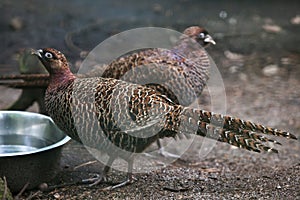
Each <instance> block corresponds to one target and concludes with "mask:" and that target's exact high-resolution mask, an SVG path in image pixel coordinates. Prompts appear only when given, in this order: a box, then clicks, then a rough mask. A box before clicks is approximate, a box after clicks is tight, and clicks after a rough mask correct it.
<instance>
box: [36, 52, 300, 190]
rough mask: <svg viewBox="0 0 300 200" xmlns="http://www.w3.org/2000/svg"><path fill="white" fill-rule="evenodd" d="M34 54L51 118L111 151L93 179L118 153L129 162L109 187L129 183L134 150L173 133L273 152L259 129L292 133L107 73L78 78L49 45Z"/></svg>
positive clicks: (68, 131)
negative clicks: (122, 177)
mask: <svg viewBox="0 0 300 200" xmlns="http://www.w3.org/2000/svg"><path fill="white" fill-rule="evenodd" d="M34 54H36V55H37V56H38V58H39V59H40V61H41V62H42V63H43V65H44V66H45V68H46V69H47V70H48V72H49V73H50V84H49V86H48V88H47V91H46V96H45V104H46V109H47V111H48V113H49V115H50V116H51V117H52V119H53V120H54V122H55V123H56V124H57V125H58V127H59V128H61V129H62V130H63V131H65V133H66V134H68V135H69V136H70V137H71V138H73V139H75V140H77V141H79V142H82V143H84V144H85V145H88V146H90V147H92V148H97V149H100V150H102V151H104V152H106V153H107V154H108V155H109V156H110V158H109V160H108V163H107V165H106V167H105V168H104V171H103V174H102V176H101V177H99V178H97V179H96V180H94V183H93V184H97V183H99V182H101V180H103V178H104V177H105V175H106V173H107V172H108V170H109V169H110V166H111V164H112V163H113V161H114V160H115V159H116V158H118V157H120V158H122V159H124V160H126V161H127V162H128V178H127V179H126V181H124V182H122V183H121V184H118V185H115V186H113V187H111V189H113V188H116V187H120V186H123V185H125V184H128V183H131V182H132V181H133V177H132V173H131V171H132V168H133V160H134V154H133V153H141V152H143V151H144V150H145V149H146V148H147V147H148V146H149V145H151V144H152V143H153V142H155V141H156V140H157V139H159V138H164V137H176V135H177V134H196V135H199V136H203V137H208V138H211V139H214V140H217V141H220V142H226V143H229V144H231V145H234V146H237V147H240V148H244V149H247V150H250V151H255V152H260V151H268V152H275V153H277V152H278V151H277V150H276V149H274V148H271V147H268V146H266V144H265V142H273V143H275V144H280V143H278V142H277V141H275V140H271V139H268V138H267V137H265V136H262V135H260V134H258V133H263V134H267V135H275V136H281V137H285V138H291V139H297V138H296V137H295V136H294V135H292V134H291V133H289V132H285V131H281V130H277V129H273V128H269V127H265V126H263V125H260V124H255V123H252V122H250V121H244V120H241V119H238V118H234V117H230V116H223V115H221V114H213V113H211V112H207V111H204V110H199V109H191V108H189V107H184V106H182V105H178V104H176V103H174V102H173V101H172V100H171V99H169V98H168V97H167V96H165V95H163V94H161V93H160V92H158V91H156V90H154V89H152V88H149V87H146V86H142V85H138V84H133V83H128V82H125V81H122V80H117V79H112V78H102V77H93V78H77V77H76V76H75V75H74V74H72V73H71V71H70V69H69V65H68V62H67V59H66V58H65V56H64V55H63V54H62V53H61V52H59V51H57V50H55V49H52V48H46V49H40V50H37V51H36V52H34Z"/></svg>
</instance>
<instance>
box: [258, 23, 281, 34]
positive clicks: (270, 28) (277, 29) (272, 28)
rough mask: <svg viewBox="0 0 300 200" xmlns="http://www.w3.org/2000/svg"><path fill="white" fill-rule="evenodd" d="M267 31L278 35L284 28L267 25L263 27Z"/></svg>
mask: <svg viewBox="0 0 300 200" xmlns="http://www.w3.org/2000/svg"><path fill="white" fill-rule="evenodd" d="M262 28H263V29H264V30H265V31H267V32H270V33H278V32H280V31H282V28H281V27H280V26H278V25H275V24H272V25H271V24H266V25H263V27H262Z"/></svg>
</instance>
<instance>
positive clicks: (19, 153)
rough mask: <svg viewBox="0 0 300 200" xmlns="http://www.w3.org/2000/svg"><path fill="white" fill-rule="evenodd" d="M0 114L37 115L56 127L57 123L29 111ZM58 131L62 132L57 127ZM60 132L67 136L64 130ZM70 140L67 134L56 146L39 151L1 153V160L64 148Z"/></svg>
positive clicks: (47, 117) (52, 145)
mask: <svg viewBox="0 0 300 200" xmlns="http://www.w3.org/2000/svg"><path fill="white" fill-rule="evenodd" d="M0 113H4V114H20V113H22V115H37V116H40V117H44V118H46V119H48V120H50V121H51V122H52V123H53V124H54V125H55V123H54V122H53V120H52V119H51V118H50V117H49V116H46V115H42V114H39V113H34V112H27V111H2V110H1V111H0ZM55 126H56V125H55ZM57 129H58V130H60V129H59V128H58V127H57ZM60 131H61V132H62V133H63V134H65V133H64V132H63V131H62V130H60ZM70 140H71V138H70V137H69V136H67V135H66V134H65V137H64V138H63V139H61V140H59V141H58V142H56V143H54V144H51V145H49V146H45V147H43V148H39V149H36V150H32V151H23V152H15V153H5V154H4V153H0V158H4V157H11V156H23V155H29V154H35V153H39V152H43V151H47V150H50V149H54V148H56V147H59V146H62V145H64V144H66V143H67V142H69V141H70Z"/></svg>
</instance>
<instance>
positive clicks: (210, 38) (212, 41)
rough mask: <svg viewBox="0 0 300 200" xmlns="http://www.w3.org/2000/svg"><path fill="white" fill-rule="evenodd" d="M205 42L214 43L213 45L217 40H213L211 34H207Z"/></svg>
mask: <svg viewBox="0 0 300 200" xmlns="http://www.w3.org/2000/svg"><path fill="white" fill-rule="evenodd" d="M204 42H206V43H212V44H213V45H216V42H215V41H214V40H213V38H212V37H211V36H210V35H206V36H205V38H204Z"/></svg>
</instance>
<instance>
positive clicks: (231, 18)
mask: <svg viewBox="0 0 300 200" xmlns="http://www.w3.org/2000/svg"><path fill="white" fill-rule="evenodd" d="M228 23H229V24H230V25H236V24H237V19H236V18H233V17H230V18H229V20H228Z"/></svg>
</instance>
